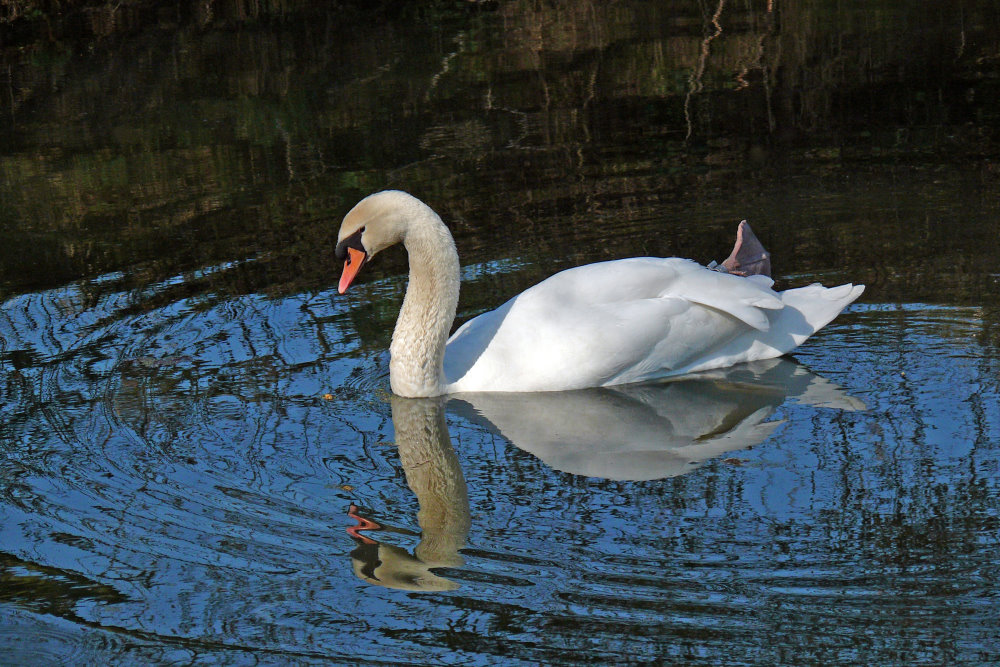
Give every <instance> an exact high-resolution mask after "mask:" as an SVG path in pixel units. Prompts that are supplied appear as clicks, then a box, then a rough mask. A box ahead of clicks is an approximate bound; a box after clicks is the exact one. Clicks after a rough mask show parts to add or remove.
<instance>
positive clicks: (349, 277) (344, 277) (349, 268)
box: [337, 248, 368, 294]
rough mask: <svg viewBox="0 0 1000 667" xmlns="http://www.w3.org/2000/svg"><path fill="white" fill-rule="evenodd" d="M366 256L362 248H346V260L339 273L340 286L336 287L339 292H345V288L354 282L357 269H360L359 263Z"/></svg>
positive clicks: (360, 263)
mask: <svg viewBox="0 0 1000 667" xmlns="http://www.w3.org/2000/svg"><path fill="white" fill-rule="evenodd" d="M367 258H368V255H366V254H365V253H364V251H362V250H358V249H356V248H348V249H347V261H346V262H344V272H343V273H341V274H340V286H339V287H338V288H337V289H338V291H339V292H340V293H341V294H343V293H344V292H346V291H347V288H348V287H350V286H351V283H353V282H354V278H355V277H357V275H358V271H360V270H361V265H362V264H364V263H365V260H366V259H367Z"/></svg>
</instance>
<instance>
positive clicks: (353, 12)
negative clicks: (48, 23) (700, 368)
mask: <svg viewBox="0 0 1000 667" xmlns="http://www.w3.org/2000/svg"><path fill="white" fill-rule="evenodd" d="M200 6H201V5H197V6H196V5H191V6H190V7H187V6H183V7H179V8H178V9H177V11H176V12H175V13H174V12H165V11H151V10H150V11H147V10H146V9H148V8H146V9H143V6H141V5H134V6H133V5H131V4H128V3H125V6H124V7H123V8H122V7H121V6H119V7H120V9H119V10H117V11H121V12H122V13H121V14H117V15H114V16H112V19H113V20H105V19H104V18H101V17H102V16H103V15H102V14H100V13H99V12H97V11H91V12H89V13H87V12H84V13H78V14H76V15H75V16H76V19H73V16H74V15H72V14H69V15H67V18H65V19H64V22H58V21H57V22H55V23H53V30H54V31H55V33H54V37H53V40H49V39H47V38H46V39H37V40H32V39H31V34H32V33H31V30H30V26H29V25H28V24H25V23H20V24H17V25H15V26H14V27H11V26H12V25H14V24H10V25H7V24H0V29H3V30H5V31H7V32H6V33H4V34H5V35H8V36H10V38H11V39H19V40H21V41H20V42H16V43H17V44H18V45H19V48H17V49H8V50H6V51H4V52H3V58H4V60H3V65H4V69H0V89H3V88H6V91H7V92H6V94H5V95H0V115H2V116H3V119H4V125H3V129H2V130H0V174H2V175H3V176H2V178H0V234H2V238H3V239H4V241H5V243H3V244H2V246H0V297H2V299H3V301H2V304H0V371H2V382H0V436H2V438H0V646H2V647H3V648H4V651H5V652H6V655H7V656H8V657H9V658H10V661H11V662H13V663H14V664H39V663H42V664H45V663H62V664H89V663H107V662H115V663H124V664H129V663H140V664H145V663H158V664H176V663H184V664H192V663H194V664H242V663H249V662H254V661H256V662H260V663H264V664H287V663H300V664H313V663H315V664H326V663H329V662H334V663H350V664H355V663H377V664H383V663H384V664H408V663H410V664H427V663H433V664H497V663H503V664H515V665H516V664H525V665H530V664H539V663H548V664H588V663H589V664H625V663H635V664H646V663H649V664H662V663H663V662H690V663H694V664H713V665H714V664H748V663H757V664H782V663H790V664H803V663H823V664H859V663H860V664H906V665H912V664H928V665H936V664H985V663H989V662H991V661H994V660H996V658H997V656H998V655H1000V642H998V641H997V639H996V631H995V628H996V627H997V625H998V623H1000V606H998V598H997V593H996V591H997V584H998V577H1000V545H998V538H997V535H998V534H1000V532H998V529H1000V525H998V522H1000V297H998V294H1000V270H998V269H997V261H996V257H997V256H998V251H1000V222H998V221H1000V203H998V202H1000V197H998V195H1000V167H998V165H1000V161H998V160H1000V157H998V156H1000V151H998V150H997V143H996V139H997V137H998V136H1000V135H998V134H997V130H998V121H1000V116H998V115H997V111H996V110H997V108H1000V107H998V106H997V104H996V101H997V99H998V88H997V81H998V78H997V64H998V63H1000V58H998V55H1000V42H998V41H997V37H996V36H997V35H1000V30H998V29H997V16H1000V13H998V7H997V5H996V3H993V2H986V1H983V2H974V3H964V4H955V5H954V6H952V5H950V4H947V3H946V4H945V5H940V6H937V8H936V9H934V10H932V9H924V8H918V9H911V10H900V9H898V8H896V6H895V4H894V3H876V5H875V6H872V5H870V4H865V5H864V6H854V5H853V4H851V3H848V4H847V5H844V4H843V3H840V4H836V3H823V2H813V3H802V4H800V5H798V6H795V7H792V6H785V4H784V3H779V2H774V3H765V2H761V3H744V4H742V5H740V6H738V7H737V6H730V5H728V4H726V3H718V4H716V3H709V4H708V5H702V4H698V3H690V5H685V6H683V7H682V8H681V9H677V8H673V9H670V10H669V11H668V10H667V9H662V8H658V7H657V6H653V5H650V4H649V3H639V2H636V3H632V2H623V3H607V4H602V3H587V2H569V1H565V2H556V3H549V4H547V5H545V6H539V5H537V4H536V3H527V2H497V3H476V4H474V3H454V4H450V3H418V4H416V5H414V6H413V7H411V8H409V9H398V8H396V9H392V8H388V7H379V8H377V9H375V10H372V9H366V8H364V7H360V6H359V7H354V6H353V5H350V4H349V3H348V4H345V5H344V7H342V8H340V10H338V11H335V10H333V9H330V10H326V9H316V8H314V7H312V6H311V4H308V3H303V4H302V6H299V5H297V4H295V3H288V4H286V5H282V6H281V7H275V8H271V9H267V8H265V9H261V7H259V6H256V5H254V6H249V5H248V6H243V5H242V4H240V3H233V4H231V5H225V6H220V7H217V8H216V12H215V13H207V14H206V13H200V12H202V10H200V9H198V7H200ZM104 11H110V10H107V9H105V10H104ZM84 18H86V19H87V20H86V21H83V19H84ZM74 20H76V21H78V22H74ZM15 28H16V29H15ZM915 42H919V43H920V44H921V45H922V47H923V48H921V49H914V48H913V44H914V43H915ZM384 187H400V188H404V189H407V190H409V191H411V192H413V193H414V194H416V195H418V196H420V197H422V198H424V199H425V200H426V201H428V203H430V204H431V205H432V206H434V207H435V208H436V209H437V210H438V211H439V212H440V213H441V214H442V216H443V217H444V218H445V220H446V221H447V222H448V224H449V226H450V227H451V228H452V230H453V231H454V234H455V236H456V240H457V243H458V246H459V251H460V254H461V256H462V262H463V293H462V299H461V303H460V305H459V311H460V312H459V319H460V320H464V319H467V318H468V317H470V316H473V315H475V314H477V313H479V312H482V311H483V310H484V309H487V308H492V307H495V306H496V305H499V304H500V303H502V302H503V301H504V300H505V299H507V298H509V297H510V296H512V295H513V294H516V293H517V292H518V291H520V290H521V289H524V288H525V287H527V286H529V285H530V284H532V283H534V282H536V281H537V280H539V279H541V278H544V277H545V276H547V275H550V274H551V273H553V272H555V271H556V270H558V269H561V268H566V267H569V266H573V265H577V264H580V263H584V262H589V261H598V260H602V259H610V258H615V257H623V256H629V255H642V254H654V255H679V256H685V257H692V258H695V259H697V260H699V261H708V260H710V259H721V258H722V257H724V256H725V255H726V254H727V253H728V251H729V247H730V246H731V243H732V234H733V232H734V230H735V223H736V222H738V221H739V220H740V219H742V218H749V219H750V221H751V222H752V223H753V225H754V228H755V229H756V230H757V232H758V234H759V235H760V237H761V238H762V240H763V241H764V243H765V244H766V245H767V246H768V247H769V249H770V250H771V251H772V253H773V256H774V266H775V275H776V278H777V280H778V282H779V285H780V286H781V287H794V286H798V285H803V284H808V283H809V282H813V281H822V282H824V283H826V284H835V283H840V282H848V281H855V282H864V283H866V284H867V285H868V288H867V291H866V292H865V295H864V296H863V297H862V300H861V302H860V303H856V304H855V305H854V306H852V307H851V308H850V309H849V310H848V311H847V312H846V313H845V314H843V315H842V316H841V317H840V318H838V319H837V320H836V321H835V322H834V323H833V324H831V325H830V326H829V327H827V328H826V329H824V330H823V331H822V332H821V333H820V334H818V335H816V336H815V337H814V338H813V339H811V340H810V341H809V342H808V343H807V344H806V345H805V346H803V347H802V348H800V350H798V351H797V352H796V354H795V355H794V358H791V359H786V360H782V361H781V362H780V363H778V362H774V363H770V364H755V365H751V366H746V367H739V368H735V369H731V370H729V371H726V372H719V373H712V374H709V375H707V376H705V377H700V378H690V379H686V380H683V381H680V382H670V383H662V384H654V385H649V386H643V387H631V388H622V389H620V390H593V391H585V392H571V393H568V394H562V395H548V396H545V397H534V398H533V397H524V396H520V397H517V396H513V397H512V396H506V397H503V396H501V397H496V396H494V397H466V398H465V399H464V400H452V401H445V400H428V401H407V400H401V399H395V398H393V397H391V395H390V393H389V392H388V382H387V365H386V356H385V350H386V349H387V348H388V343H389V339H390V336H391V330H392V325H393V322H394V320H395V315H396V312H397V309H398V305H399V302H400V300H401V298H402V294H403V290H404V289H405V258H404V257H403V256H402V254H401V253H384V254H385V256H380V257H379V258H378V262H376V263H374V264H372V265H371V266H370V267H368V268H366V272H365V275H363V277H362V279H361V282H360V283H359V284H358V285H356V286H355V287H352V289H351V292H350V293H349V294H348V295H346V296H339V295H337V294H336V287H335V285H336V280H337V277H338V274H339V269H338V267H337V266H335V262H334V258H333V244H334V241H335V233H336V226H337V224H338V223H339V219H340V217H342V215H343V214H344V213H345V212H346V211H347V210H348V209H349V208H350V206H351V205H352V204H353V203H354V202H355V201H356V200H357V199H359V198H360V197H361V196H364V195H365V194H367V193H369V192H371V191H374V190H377V189H380V188H384Z"/></svg>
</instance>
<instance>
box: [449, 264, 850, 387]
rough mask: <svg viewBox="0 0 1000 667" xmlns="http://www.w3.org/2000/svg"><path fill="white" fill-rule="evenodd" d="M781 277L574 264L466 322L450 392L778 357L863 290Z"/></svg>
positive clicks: (454, 354)
mask: <svg viewBox="0 0 1000 667" xmlns="http://www.w3.org/2000/svg"><path fill="white" fill-rule="evenodd" d="M771 284H772V282H771V280H770V279H768V278H765V277H762V276H755V277H752V278H743V277H739V276H734V275H729V274H725V273H720V272H717V271H711V270H709V269H706V268H705V267H702V266H700V265H698V264H696V263H695V262H693V261H690V260H684V259H676V258H670V259H661V258H650V257H641V258H632V259H623V260H616V261H611V262H600V263H597V264H589V265H586V266H581V267H577V268H574V269H569V270H566V271H563V272H561V273H557V274H556V275H554V276H552V277H550V278H548V279H547V280H545V281H543V282H541V283H539V284H537V285H535V286H534V287H531V288H530V289H528V290H526V291H525V292H523V293H521V294H520V295H518V296H516V297H514V298H513V299H511V300H510V301H508V302H507V303H505V304H504V305H503V306H501V307H500V308H498V309H497V310H494V311H492V312H489V313H484V314H483V315H480V316H479V317H477V318H475V319H473V320H471V321H469V322H467V323H466V324H465V325H463V326H462V327H461V328H460V329H459V330H458V331H456V332H455V334H454V335H453V336H452V337H451V338H450V339H449V341H448V346H447V349H446V352H445V359H444V370H445V377H446V378H447V382H448V383H449V384H448V387H447V389H448V391H449V392H472V391H554V390H564V389H577V388H583V387H594V386H607V385H613V384H621V383H626V382H639V381H642V380H649V379H653V378H656V377H663V376H667V375H674V374H680V373H686V372H691V371H696V370H706V369H709V368H718V367H722V366H728V365H731V364H734V363H740V362H743V361H753V360H756V359H766V358H771V357H776V356H780V355H781V354H784V353H785V352H788V351H790V350H791V349H793V348H795V347H796V346H798V345H799V344H801V343H802V341H804V340H805V339H806V338H808V337H809V336H810V335H812V334H813V333H814V332H815V331H817V330H818V329H819V328H820V327H822V326H824V325H825V324H827V323H828V322H829V321H830V320H832V319H833V318H834V317H836V315H837V314H838V313H839V312H840V311H841V310H843V308H844V307H846V306H847V305H848V304H849V303H851V302H852V301H854V299H856V298H857V297H858V296H859V295H860V294H861V291H862V290H863V287H862V286H857V287H855V286H852V285H843V286H841V287H837V288H832V289H826V288H823V287H821V286H819V285H812V286H809V287H806V288H801V289H799V290H789V291H787V292H783V293H780V294H779V293H777V292H774V291H773V290H772V289H771V288H770V287H771Z"/></svg>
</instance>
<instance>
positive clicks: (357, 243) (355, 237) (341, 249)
mask: <svg viewBox="0 0 1000 667" xmlns="http://www.w3.org/2000/svg"><path fill="white" fill-rule="evenodd" d="M364 233H365V228H364V227H362V228H361V229H359V230H358V231H356V232H354V233H353V234H351V235H350V236H348V237H347V238H346V239H344V240H343V241H341V242H340V243H338V244H337V259H339V260H341V261H344V260H346V259H347V249H348V248H354V249H355V250H360V251H361V252H364V253H366V254H367V252H366V251H365V247H364V246H363V245H362V244H361V235H362V234H364Z"/></svg>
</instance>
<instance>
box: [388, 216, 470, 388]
mask: <svg viewBox="0 0 1000 667" xmlns="http://www.w3.org/2000/svg"><path fill="white" fill-rule="evenodd" d="M403 245H404V246H405V247H406V252H407V254H408V256H409V261H410V278H409V284H408V285H407V288H406V296H405V297H404V298H403V306H402V308H400V311H399V318H398V319H397V320H396V329H395V330H394V331H393V333H392V345H390V346H389V353H390V360H389V384H390V385H391V386H392V392H393V393H394V394H396V395H398V396H406V397H410V398H414V397H422V396H439V395H441V394H443V393H444V385H445V379H444V348H445V343H446V342H447V341H448V332H449V330H450V329H451V324H452V322H453V321H454V320H455V309H456V308H457V307H458V289H459V264H458V252H457V251H456V250H455V241H454V240H453V239H452V237H451V232H449V231H448V228H447V227H445V225H444V223H443V222H441V218H439V217H438V215H437V214H436V213H434V211H432V210H431V209H430V208H427V207H425V208H424V210H422V211H421V212H420V214H419V215H417V216H415V217H413V218H411V219H410V220H409V221H408V225H407V227H406V231H405V234H404V237H403Z"/></svg>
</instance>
